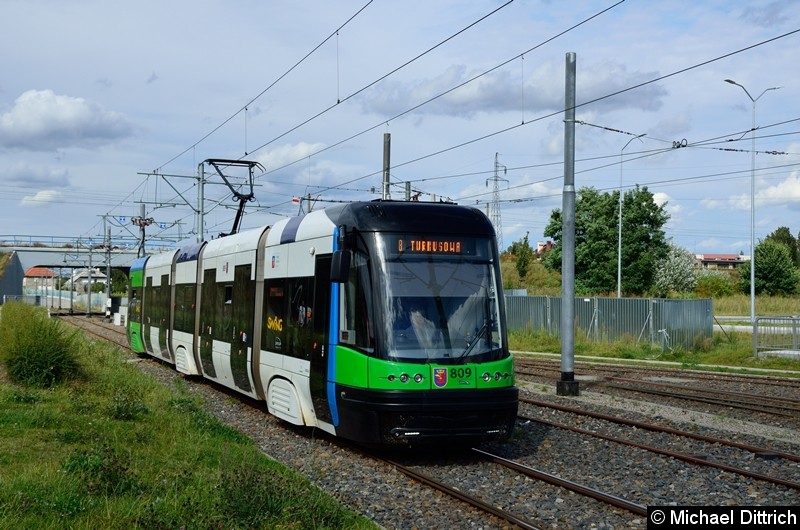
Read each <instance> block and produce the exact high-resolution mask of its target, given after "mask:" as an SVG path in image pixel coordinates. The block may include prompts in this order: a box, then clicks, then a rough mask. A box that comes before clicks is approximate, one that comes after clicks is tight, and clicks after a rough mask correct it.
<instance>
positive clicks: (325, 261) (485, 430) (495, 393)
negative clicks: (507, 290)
mask: <svg viewBox="0 0 800 530" xmlns="http://www.w3.org/2000/svg"><path fill="white" fill-rule="evenodd" d="M129 294H130V296H129V300H130V311H129V312H130V318H129V320H128V322H129V324H128V333H129V340H130V344H131V347H132V348H133V349H134V350H135V351H138V352H140V353H146V354H149V355H152V356H154V357H158V358H160V359H162V360H164V361H166V362H169V363H171V364H173V365H174V366H175V368H176V369H177V370H178V371H180V372H182V373H186V374H197V375H201V376H203V377H204V378H207V379H210V380H213V381H215V382H217V383H219V384H221V385H224V386H226V387H229V388H231V389H233V390H235V391H237V392H240V393H242V394H246V395H248V396H250V397H253V398H256V399H261V400H264V401H266V403H267V406H268V409H269V412H270V413H272V414H274V415H275V416H277V417H279V418H282V419H283V420H285V421H287V422H290V423H293V424H297V425H307V426H313V427H318V428H320V429H323V430H324V431H326V432H329V433H331V434H334V435H337V436H342V437H344V438H347V439H351V440H354V441H357V442H361V443H365V444H389V445H391V444H422V443H426V442H437V441H440V442H445V443H455V442H477V441H481V440H492V439H505V438H507V437H508V436H509V435H510V434H511V430H512V429H513V426H514V422H515V418H516V412H517V398H518V390H517V388H516V387H515V386H514V365H513V358H512V356H511V355H510V353H509V350H508V344H507V341H506V330H505V308H504V303H503V292H502V283H501V280H500V267H499V258H498V251H497V244H496V240H495V233H494V229H493V228H492V225H491V223H490V222H489V220H488V218H487V217H486V216H485V215H484V214H483V213H482V212H481V211H480V210H478V209H476V208H470V207H464V206H458V205H455V204H450V203H418V202H393V201H373V202H360V203H352V204H347V205H342V206H338V207H334V208H329V209H326V210H319V211H314V212H312V213H309V214H307V215H304V216H299V217H292V218H289V219H286V220H282V221H280V222H278V223H276V224H275V225H274V226H272V227H263V228H259V229H256V230H250V231H247V232H241V233H238V234H234V235H230V236H227V237H224V238H220V239H216V240H213V241H209V242H207V243H201V244H197V245H193V246H191V247H187V248H184V249H181V250H178V251H173V252H168V253H165V254H159V255H155V256H152V257H148V258H141V259H139V260H137V261H136V262H135V263H134V265H133V267H132V269H131V290H130V293H129Z"/></svg>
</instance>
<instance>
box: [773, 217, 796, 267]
mask: <svg viewBox="0 0 800 530" xmlns="http://www.w3.org/2000/svg"><path fill="white" fill-rule="evenodd" d="M767 239H769V240H772V241H776V242H778V243H781V244H783V245H786V248H787V249H788V250H789V257H790V258H791V260H792V263H793V264H794V266H795V267H800V241H798V240H797V239H795V237H794V236H793V235H792V232H791V231H789V228H788V227H786V226H782V227H780V228H778V229H777V230H775V231H774V232H772V233H771V234H770V235H768V236H767Z"/></svg>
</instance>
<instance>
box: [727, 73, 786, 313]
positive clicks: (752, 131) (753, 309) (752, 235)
mask: <svg viewBox="0 0 800 530" xmlns="http://www.w3.org/2000/svg"><path fill="white" fill-rule="evenodd" d="M725 82H726V83H730V84H732V85H736V86H738V87H739V88H741V89H742V90H744V93H745V94H747V97H748V98H750V101H752V102H753V127H752V129H750V137H751V148H750V323H751V324H752V325H753V326H754V327H755V325H756V242H755V238H756V236H755V234H756V101H758V100H759V99H760V98H761V96H763V95H764V94H766V93H767V92H768V91H770V90H778V89H779V88H781V87H779V86H774V87H770V88H765V89H764V91H763V92H761V94H759V95H758V97H757V98H754V97H753V96H751V95H750V92H748V91H747V89H746V88H745V87H744V86H742V85H740V84H739V83H737V82H736V81H734V80H733V79H726V80H725Z"/></svg>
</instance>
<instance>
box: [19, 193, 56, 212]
mask: <svg viewBox="0 0 800 530" xmlns="http://www.w3.org/2000/svg"><path fill="white" fill-rule="evenodd" d="M60 198H61V192H59V191H56V190H44V191H39V192H37V193H36V195H33V196H31V195H28V196H26V197H23V198H22V202H21V203H20V206H25V207H31V208H38V207H41V206H48V205H49V204H50V203H54V202H57V201H58V200H59V199H60Z"/></svg>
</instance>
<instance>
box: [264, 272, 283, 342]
mask: <svg viewBox="0 0 800 530" xmlns="http://www.w3.org/2000/svg"><path fill="white" fill-rule="evenodd" d="M285 283H286V280H284V279H275V280H268V281H266V282H264V291H265V292H264V322H263V326H264V328H263V330H262V333H261V337H262V338H261V347H262V348H263V349H264V350H268V351H274V352H278V353H285V352H284V344H285V342H286V340H285V334H284V331H283V330H284V327H283V318H284V313H285V309H284V306H285V304H286V302H285V298H286V297H285V295H284V293H285V292H286V288H285Z"/></svg>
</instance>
